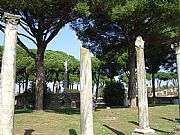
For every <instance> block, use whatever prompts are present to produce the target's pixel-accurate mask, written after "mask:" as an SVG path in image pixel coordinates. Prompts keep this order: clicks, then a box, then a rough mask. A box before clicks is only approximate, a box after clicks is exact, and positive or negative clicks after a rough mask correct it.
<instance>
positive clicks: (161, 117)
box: [160, 117, 175, 122]
mask: <svg viewBox="0 0 180 135" xmlns="http://www.w3.org/2000/svg"><path fill="white" fill-rule="evenodd" d="M160 118H161V119H164V120H168V121H171V122H175V121H174V120H172V119H169V118H165V117H160Z"/></svg>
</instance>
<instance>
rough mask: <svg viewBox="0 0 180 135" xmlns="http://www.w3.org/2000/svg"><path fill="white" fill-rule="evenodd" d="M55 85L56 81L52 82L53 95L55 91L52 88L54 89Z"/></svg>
mask: <svg viewBox="0 0 180 135" xmlns="http://www.w3.org/2000/svg"><path fill="white" fill-rule="evenodd" d="M55 83H56V80H54V81H53V93H55V90H54V88H55Z"/></svg>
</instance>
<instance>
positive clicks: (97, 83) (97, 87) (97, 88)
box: [96, 74, 100, 101]
mask: <svg viewBox="0 0 180 135" xmlns="http://www.w3.org/2000/svg"><path fill="white" fill-rule="evenodd" d="M99 78H100V74H98V77H97V81H96V101H97V99H98V91H99Z"/></svg>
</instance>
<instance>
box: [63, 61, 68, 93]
mask: <svg viewBox="0 0 180 135" xmlns="http://www.w3.org/2000/svg"><path fill="white" fill-rule="evenodd" d="M67 71H68V70H67V60H66V61H65V62H64V92H67V89H68V87H67Z"/></svg>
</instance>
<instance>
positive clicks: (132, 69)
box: [128, 46, 137, 107]
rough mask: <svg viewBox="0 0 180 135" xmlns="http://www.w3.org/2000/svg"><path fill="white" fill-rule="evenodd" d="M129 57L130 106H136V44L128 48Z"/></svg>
mask: <svg viewBox="0 0 180 135" xmlns="http://www.w3.org/2000/svg"><path fill="white" fill-rule="evenodd" d="M128 57H129V72H130V77H129V88H128V91H129V99H130V107H136V106H137V104H136V93H137V92H136V77H135V48H134V46H133V47H132V46H131V47H130V48H129V49H128Z"/></svg>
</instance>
